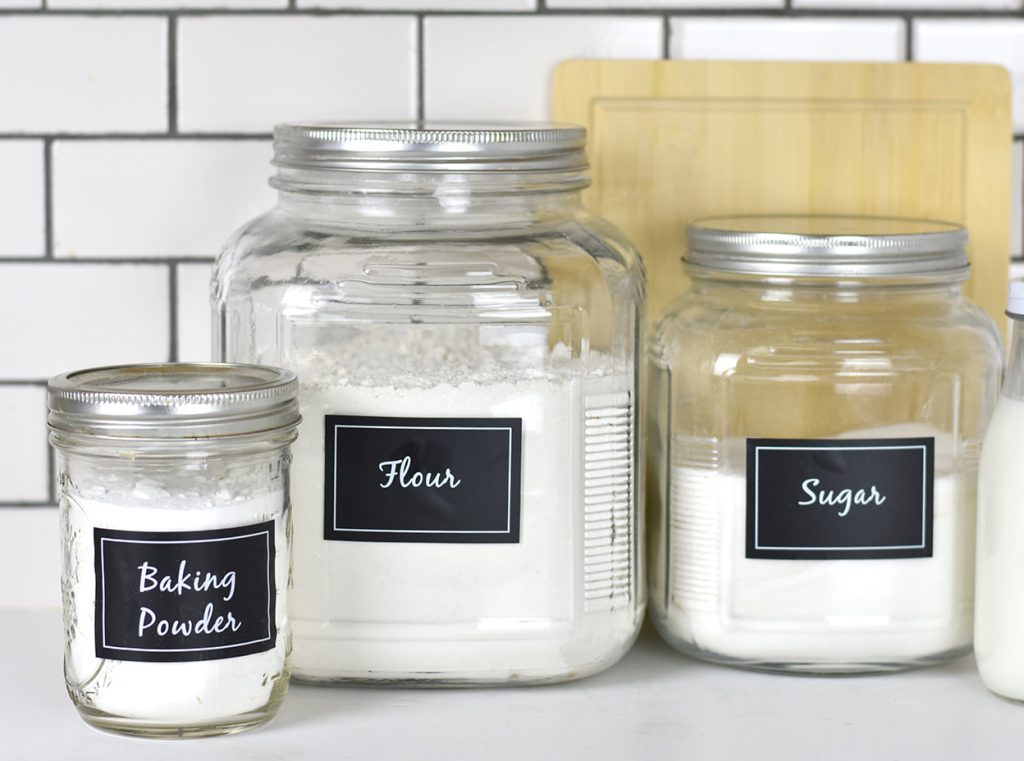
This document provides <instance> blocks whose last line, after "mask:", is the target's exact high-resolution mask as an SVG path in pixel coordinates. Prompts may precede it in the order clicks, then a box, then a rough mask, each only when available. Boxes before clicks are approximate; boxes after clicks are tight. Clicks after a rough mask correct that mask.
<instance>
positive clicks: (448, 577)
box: [214, 124, 644, 684]
mask: <svg viewBox="0 0 1024 761" xmlns="http://www.w3.org/2000/svg"><path fill="white" fill-rule="evenodd" d="M584 145H585V133H584V130H583V129H582V128H579V127H571V126H570V127H567V126H560V125H526V126H523V125H518V126H517V125H509V126H500V125H487V126H482V127H479V128H473V127H443V128H438V129H431V128H429V127H426V128H421V129H415V128H406V127H405V126H401V125H396V126H386V125H383V126H382V125H368V126H359V125H330V124H323V125H318V124H292V125H283V126H280V127H278V128H277V129H276V130H275V134H274V151H275V158H274V163H275V164H276V166H277V174H276V175H275V177H274V178H273V180H272V184H273V185H274V186H275V187H276V188H277V189H278V191H279V196H278V205H277V206H276V207H275V208H274V209H273V210H271V211H270V212H268V213H267V214H265V215H263V216H261V217H259V218H258V219H255V220H253V221H252V222H251V223H249V224H248V225H246V226H245V227H243V228H242V229H241V230H240V231H239V232H238V233H237V234H236V235H235V237H234V238H233V239H232V240H231V241H230V242H229V243H228V244H227V246H226V248H225V250H224V252H223V253H222V255H221V257H220V259H219V261H218V264H217V267H216V274H215V284H214V308H215V323H216V325H217V326H218V335H217V338H216V342H217V346H218V350H219V352H220V354H221V356H222V357H224V358H230V359H231V360H232V361H249V362H256V361H258V362H272V363H274V364H277V365H280V366H283V367H287V368H289V369H291V370H294V371H295V372H296V373H297V374H298V376H299V386H300V390H299V402H300V406H301V409H302V415H303V421H304V422H303V424H302V429H301V435H300V437H299V443H298V445H297V446H296V448H295V461H294V466H293V471H292V472H293V476H294V478H293V480H292V483H293V490H292V497H293V502H294V505H295V512H294V525H295V553H294V556H293V557H294V566H293V568H294V579H295V583H294V589H293V593H292V596H291V612H292V624H293V630H294V634H295V648H294V652H293V659H292V667H293V674H294V675H295V676H296V677H297V678H300V679H306V680H317V681H339V680H359V681H381V682H417V683H424V684H432V683H461V684H466V683H468V684H474V683H524V682H525V683H533V682H545V681H559V680H565V679H574V678H578V677H581V676H585V675H587V674H591V673H594V672H596V671H599V670H601V669H603V668H606V667H607V666H609V665H610V664H612V663H614V662H615V661H616V660H617V659H618V658H619V657H621V656H622V654H623V653H625V651H626V650H627V649H628V647H629V646H630V644H631V643H632V641H633V638H634V636H635V634H636V632H637V628H638V626H639V623H640V620H641V617H642V613H643V600H644V598H643V588H642V585H640V584H638V580H637V574H638V568H639V551H638V547H637V541H638V536H639V532H640V527H639V526H638V525H637V515H636V505H637V504H638V502H639V497H640V494H639V489H638V483H637V478H636V458H637V456H638V444H637V440H638V437H637V436H636V433H635V419H636V409H637V397H636V377H637V360H636V351H637V347H638V346H639V343H640V331H641V328H642V326H643V324H644V317H643V312H642V307H643V273H642V270H641V267H640V263H639V260H638V258H637V256H636V255H635V253H634V252H633V250H632V249H631V248H630V246H629V244H628V243H627V242H626V241H625V240H624V238H623V236H622V234H621V233H619V232H618V231H617V230H615V229H614V228H612V227H611V226H610V225H608V224H607V223H606V222H603V221H602V220H600V219H596V218H594V217H592V216H590V215H588V214H587V213H586V212H585V211H584V210H583V208H582V207H581V204H580V190H581V189H582V188H583V187H585V186H586V185H587V182H588V181H587V175H586V168H587V163H586V154H585V152H584Z"/></svg>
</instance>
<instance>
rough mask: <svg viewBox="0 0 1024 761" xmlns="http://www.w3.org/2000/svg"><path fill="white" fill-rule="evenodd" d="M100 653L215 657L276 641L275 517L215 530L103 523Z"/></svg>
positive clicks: (129, 657) (98, 544) (99, 536)
mask: <svg viewBox="0 0 1024 761" xmlns="http://www.w3.org/2000/svg"><path fill="white" fill-rule="evenodd" d="M93 543H94V547H95V564H96V657H98V658H113V659H116V660H122V661H160V662H167V661H206V660H217V659H221V658H233V657H235V656H239V655H250V654H252V653H261V652H263V651H265V650H270V649H272V648H273V647H274V646H275V644H276V639H277V629H276V626H275V605H276V592H275V590H276V580H275V578H274V551H275V548H274V522H273V521H268V522H266V523H259V524H256V525H252V526H240V527H235V528H228V529H216V530H211V531H174V532H163V531H161V532H156V531H154V532H149V531H116V530H113V529H106V528H95V529H93Z"/></svg>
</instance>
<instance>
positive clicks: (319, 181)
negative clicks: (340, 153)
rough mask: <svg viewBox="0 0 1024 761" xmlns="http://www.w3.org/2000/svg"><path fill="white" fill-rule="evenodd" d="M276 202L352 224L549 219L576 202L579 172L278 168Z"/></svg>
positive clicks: (478, 224) (437, 225)
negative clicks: (374, 170)
mask: <svg viewBox="0 0 1024 761" xmlns="http://www.w3.org/2000/svg"><path fill="white" fill-rule="evenodd" d="M271 184H272V185H273V186H274V187H276V188H277V189H278V208H279V209H280V210H281V211H282V212H283V213H284V214H286V215H288V216H290V217H295V218H299V219H302V220H303V221H304V222H307V223H311V224H316V225H324V226H335V225H337V226H343V227H349V228H355V229H367V230H370V229H376V230H379V229H381V228H384V229H387V230H389V231H393V230H402V229H410V230H421V229H424V228H426V229H432V230H446V229H448V230H452V229H458V230H464V229H467V228H486V229H490V228H494V227H508V226H524V225H536V224H543V223H545V222H555V221H558V220H561V219H565V218H567V217H570V216H572V215H573V214H575V213H577V212H578V211H579V210H580V209H581V197H580V191H581V190H582V189H583V188H584V187H586V185H587V184H588V181H587V178H586V176H585V175H583V174H582V173H580V172H578V171H577V172H544V173H537V172H530V173H527V172H520V173H517V172H508V171H505V172H463V173H455V172H365V171H364V172H356V171H311V170H292V169H281V170H279V171H278V173H277V175H276V177H274V179H273V180H272V181H271Z"/></svg>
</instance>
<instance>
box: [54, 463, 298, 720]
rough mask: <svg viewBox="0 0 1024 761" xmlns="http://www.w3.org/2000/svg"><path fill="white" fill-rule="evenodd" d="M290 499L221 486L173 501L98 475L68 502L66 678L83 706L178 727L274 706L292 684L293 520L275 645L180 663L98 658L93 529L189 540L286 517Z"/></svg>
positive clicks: (278, 534) (280, 532)
mask: <svg viewBox="0 0 1024 761" xmlns="http://www.w3.org/2000/svg"><path fill="white" fill-rule="evenodd" d="M233 486H234V487H237V484H233ZM284 499H285V495H284V493H283V491H282V490H281V489H280V488H278V489H275V490H272V491H267V492H264V493H262V494H253V495H247V494H244V493H238V492H237V491H229V490H228V489H227V488H220V489H217V488H216V487H212V488H210V489H209V490H208V491H207V490H204V491H203V492H202V493H200V492H197V491H187V492H181V493H170V492H168V491H165V490H164V489H162V488H160V487H159V486H157V485H156V484H155V483H153V482H152V481H147V480H140V481H139V482H137V483H136V484H134V488H132V487H131V486H127V485H126V484H125V483H124V482H123V481H120V480H118V481H117V482H116V483H115V482H114V481H113V480H112V479H107V478H105V477H104V476H102V475H101V474H99V473H93V474H90V476H89V478H88V487H87V488H85V489H84V490H82V491H73V492H72V493H70V494H68V495H67V496H66V497H65V508H66V509H65V510H64V511H63V515H62V520H63V525H62V527H61V530H62V533H63V535H64V536H63V539H64V541H63V546H64V558H63V563H64V573H63V577H62V587H63V594H64V596H65V611H67V613H66V618H65V626H66V628H67V631H66V643H67V644H66V653H65V671H66V674H67V676H68V685H69V687H68V689H69V690H71V691H73V692H74V693H75V694H76V699H77V702H78V703H79V704H80V705H82V706H87V707H89V708H91V709H95V710H96V711H100V712H104V713H109V714H112V715H115V716H118V717H122V718H125V719H138V720H140V721H147V720H149V721H157V722H160V721H166V722H168V723H173V724H182V723H186V722H196V723H198V724H205V723H215V722H216V721H217V720H218V719H222V718H233V717H237V716H239V715H244V714H245V713H246V712H249V711H256V710H258V709H262V708H264V707H265V706H266V705H267V703H268V701H269V700H270V698H271V693H272V691H273V690H274V688H275V685H276V684H277V683H279V682H280V680H282V679H284V680H287V678H288V674H287V671H286V670H285V669H284V668H282V665H283V664H284V663H285V654H286V653H287V650H288V634H287V629H286V622H287V589H286V585H287V580H288V563H287V553H286V552H285V551H284V548H286V547H287V537H286V533H285V526H284V523H285V520H284V519H283V518H280V517H278V519H277V520H275V522H274V541H275V546H276V547H277V548H278V552H277V554H276V557H275V566H274V569H275V579H276V582H277V589H276V591H275V593H276V595H277V603H276V616H275V617H276V621H275V626H276V627H277V631H278V634H277V641H276V645H275V647H274V648H273V649H271V650H267V651H265V652H261V653H255V654H251V655H242V656H236V657H231V658H222V659H216V660H205V661H187V662H173V663H154V662H138V661H129V660H114V659H110V658H100V657H97V655H96V634H95V628H94V627H95V609H96V574H95V571H94V555H95V553H94V549H93V528H94V527H98V528H112V529H118V530H126V531H147V532H149V531H153V532H179V531H205V530H209V529H220V528H232V527H238V526H250V525H253V524H257V523H262V522H265V521H270V520H274V518H275V516H280V515H281V509H282V505H283V504H284ZM135 581H136V580H135V579H132V580H131V583H135ZM125 583H129V580H125Z"/></svg>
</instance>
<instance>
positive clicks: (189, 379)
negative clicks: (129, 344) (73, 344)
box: [49, 364, 299, 737]
mask: <svg viewBox="0 0 1024 761" xmlns="http://www.w3.org/2000/svg"><path fill="white" fill-rule="evenodd" d="M296 391H297V382H296V380H295V376H294V375H293V374H292V373H290V372H288V371H283V370H277V369H275V368H268V367H255V366H243V365H211V364H200V365H195V364H166V365H127V366H120V367H106V368H97V369H93V370H82V371H79V372H73V373H67V374H64V375H60V376H57V377H56V378H54V379H52V380H51V381H50V384H49V404H50V415H49V424H50V442H51V443H52V444H53V446H54V448H55V450H56V453H57V471H58V474H59V486H58V496H59V500H60V526H61V541H62V544H63V575H62V580H61V588H62V592H63V600H64V635H65V650H64V673H65V677H66V681H67V689H68V694H69V695H70V696H71V699H72V701H73V702H74V704H75V706H76V707H77V708H78V711H79V713H80V714H81V715H82V717H83V718H84V719H85V720H86V721H87V722H89V723H90V724H92V725H94V726H96V727H98V728H100V729H107V730H112V731H116V732H121V733H124V734H130V735H139V736H149V737H198V736H204V735H218V734H227V733H231V732H238V731H240V730H243V729H248V728H251V727H255V726H258V725H260V724H263V723H264V722H266V721H268V720H270V718H272V717H273V715H274V714H275V713H276V712H277V708H278V706H279V705H280V703H281V701H282V700H283V698H284V694H285V691H286V690H287V688H288V662H287V656H288V651H289V649H290V642H289V639H290V633H289V631H288V614H287V603H288V573H289V568H288V562H289V538H290V537H289V520H290V510H289V506H288V464H289V459H290V455H289V451H288V450H289V444H290V443H291V442H292V441H293V440H294V438H295V430H296V426H297V425H298V422H299V416H298V405H297V403H296V401H295V394H296Z"/></svg>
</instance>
